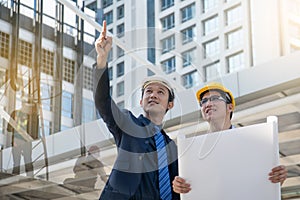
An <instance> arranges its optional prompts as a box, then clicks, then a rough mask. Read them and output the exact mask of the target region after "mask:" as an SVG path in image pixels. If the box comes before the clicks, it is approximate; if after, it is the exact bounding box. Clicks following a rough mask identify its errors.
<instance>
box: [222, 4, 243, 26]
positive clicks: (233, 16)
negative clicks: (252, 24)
mask: <svg viewBox="0 0 300 200" xmlns="http://www.w3.org/2000/svg"><path fill="white" fill-rule="evenodd" d="M241 20H242V9H241V6H240V5H239V6H236V7H233V8H231V9H229V10H227V11H226V25H231V24H234V23H236V22H239V21H241Z"/></svg>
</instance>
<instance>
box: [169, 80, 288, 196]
mask: <svg viewBox="0 0 300 200" xmlns="http://www.w3.org/2000/svg"><path fill="white" fill-rule="evenodd" d="M196 97H197V99H198V101H199V104H200V107H201V114H202V117H203V119H204V120H205V121H207V122H208V123H209V128H210V130H209V132H216V131H222V130H227V129H232V128H234V126H233V125H232V123H231V118H232V115H233V111H234V108H235V99H234V96H233V95H232V93H231V91H230V90H228V89H227V88H226V87H224V86H223V85H222V84H220V83H216V82H212V83H209V84H207V85H205V86H204V87H203V88H201V89H200V90H198V91H197V93H196ZM286 177H287V170H286V168H285V166H283V165H280V166H277V167H274V168H273V169H272V170H271V172H270V173H269V180H270V181H271V182H272V183H279V182H280V183H281V184H282V183H283V182H284V181H285V179H286ZM173 190H174V191H175V192H177V193H188V192H189V191H190V190H191V185H190V184H189V183H188V182H186V180H185V179H184V178H182V177H179V176H176V177H175V179H174V180H173Z"/></svg>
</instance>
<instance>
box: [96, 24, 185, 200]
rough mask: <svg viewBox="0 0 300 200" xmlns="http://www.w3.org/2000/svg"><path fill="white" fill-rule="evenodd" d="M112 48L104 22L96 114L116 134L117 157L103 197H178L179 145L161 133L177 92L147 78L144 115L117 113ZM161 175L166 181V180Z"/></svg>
mask: <svg viewBox="0 0 300 200" xmlns="http://www.w3.org/2000/svg"><path fill="white" fill-rule="evenodd" d="M111 46H112V38H111V37H109V36H106V22H105V21H104V23H103V30H102V33H101V35H100V37H99V38H98V39H97V40H96V42H95V48H96V51H97V54H98V55H97V64H96V67H95V69H94V87H95V88H94V99H95V105H96V108H97V111H98V112H99V114H100V115H101V117H102V119H103V120H104V122H105V123H106V125H107V127H108V129H109V130H110V132H111V133H112V135H113V136H114V140H115V143H116V146H117V149H118V154H117V158H116V162H115V164H114V167H113V169H112V171H111V174H110V176H109V179H108V181H107V183H106V186H105V188H104V189H103V192H102V194H101V196H100V199H105V200H106V199H107V200H110V199H118V200H125V199H126V200H128V199H143V200H158V199H163V200H168V199H169V200H171V199H172V200H176V199H179V198H180V197H179V194H177V193H175V192H174V191H173V190H172V187H171V185H172V180H173V179H174V178H175V176H177V175H178V163H177V147H176V144H175V143H174V141H172V140H171V139H170V138H169V136H168V135H167V134H166V133H165V132H164V130H163V129H162V121H163V118H164V116H165V114H166V112H167V111H168V110H169V109H172V108H173V105H174V92H173V89H172V87H171V86H170V84H169V83H168V82H167V81H166V80H164V79H163V78H158V77H151V78H148V79H147V80H145V81H144V83H143V85H142V97H141V100H140V105H141V107H142V108H143V111H144V114H142V115H140V116H139V117H135V116H134V115H133V114H132V113H131V112H130V111H129V110H126V109H123V110H121V109H119V108H118V107H117V106H116V104H115V102H114V101H113V100H112V98H111V96H110V95H109V78H108V70H107V56H108V53H109V51H110V50H111ZM156 136H159V137H156ZM157 138H159V139H160V140H158V139H157ZM158 141H159V142H158ZM161 145H162V146H161ZM160 152H164V153H162V154H160ZM160 155H165V157H164V161H165V166H162V165H160V164H159V163H160V161H161V160H160V159H159V157H160ZM166 159H167V160H166ZM161 169H164V171H163V172H164V173H162V170H161ZM162 175H164V177H166V178H165V179H162V178H161V177H162ZM162 181H164V184H162Z"/></svg>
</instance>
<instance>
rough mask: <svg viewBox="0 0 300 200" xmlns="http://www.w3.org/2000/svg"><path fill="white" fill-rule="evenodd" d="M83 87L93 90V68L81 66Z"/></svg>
mask: <svg viewBox="0 0 300 200" xmlns="http://www.w3.org/2000/svg"><path fill="white" fill-rule="evenodd" d="M83 88H85V89H87V90H93V70H92V68H90V67H86V66H84V68H83Z"/></svg>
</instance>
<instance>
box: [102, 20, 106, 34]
mask: <svg viewBox="0 0 300 200" xmlns="http://www.w3.org/2000/svg"><path fill="white" fill-rule="evenodd" d="M102 35H103V36H104V38H105V37H106V20H104V21H103V24H102Z"/></svg>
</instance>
